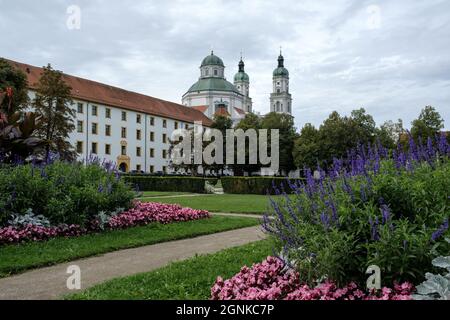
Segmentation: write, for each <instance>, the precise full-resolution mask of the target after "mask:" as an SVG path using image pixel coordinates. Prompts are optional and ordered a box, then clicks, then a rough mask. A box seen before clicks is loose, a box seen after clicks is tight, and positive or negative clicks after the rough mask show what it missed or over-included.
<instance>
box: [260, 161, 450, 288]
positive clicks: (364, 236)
mask: <svg viewBox="0 0 450 320" xmlns="http://www.w3.org/2000/svg"><path fill="white" fill-rule="evenodd" d="M380 166H381V167H380V170H379V173H377V174H374V172H371V171H367V172H366V174H361V175H355V176H347V177H344V176H342V177H339V178H337V179H335V180H331V179H328V178H326V179H324V180H322V182H321V183H319V182H318V181H316V182H314V181H313V180H310V181H309V183H308V184H306V185H304V186H302V187H298V186H297V187H298V189H297V190H298V191H299V192H298V194H297V196H296V197H295V199H292V198H288V197H286V198H283V199H281V200H276V201H273V203H272V204H273V205H272V207H273V208H272V215H273V216H274V218H275V219H274V220H272V221H269V220H267V219H266V223H265V225H264V227H265V229H266V230H267V231H268V232H269V233H271V234H272V235H274V236H275V237H276V238H277V239H278V242H279V245H280V247H281V248H283V250H284V251H285V253H284V255H285V256H286V259H287V260H289V261H290V262H291V263H292V264H295V265H296V267H297V269H298V270H299V272H300V273H301V276H302V279H305V280H307V281H308V282H310V283H314V282H315V281H316V280H318V279H321V278H323V277H327V278H329V279H332V280H335V281H337V282H338V283H340V284H345V283H348V282H349V281H357V282H359V283H364V281H365V279H367V276H366V275H365V270H366V269H367V267H369V266H370V265H377V266H379V267H380V268H381V271H382V281H383V283H384V284H390V283H392V281H399V282H403V281H411V282H413V283H418V282H420V281H422V279H423V278H422V277H423V274H424V272H425V270H427V268H428V267H429V265H430V263H431V261H432V260H433V258H435V257H436V256H438V255H444V254H445V253H448V251H449V250H450V245H449V244H448V243H446V242H445V241H443V239H444V238H443V235H445V234H448V232H449V230H448V219H449V216H450V188H449V185H450V162H449V161H448V160H445V161H440V160H437V161H435V162H434V163H426V162H421V163H417V164H416V165H415V167H414V169H407V168H402V169H396V167H395V163H394V162H393V161H392V160H385V161H382V162H381V163H380ZM297 187H295V186H294V189H295V188H297ZM446 219H447V220H446ZM437 230H441V231H440V232H437Z"/></svg>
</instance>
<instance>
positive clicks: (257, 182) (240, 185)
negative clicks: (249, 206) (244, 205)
mask: <svg viewBox="0 0 450 320" xmlns="http://www.w3.org/2000/svg"><path fill="white" fill-rule="evenodd" d="M297 180H298V179H289V181H291V182H295V181H297ZM221 181H222V186H223V190H224V192H225V193H230V194H259V195H266V194H267V193H268V192H269V193H272V192H273V191H274V188H273V184H275V185H276V186H277V187H278V188H279V187H280V186H281V185H284V186H285V187H287V185H288V182H287V181H288V179H287V178H278V177H223V178H222V179H221Z"/></svg>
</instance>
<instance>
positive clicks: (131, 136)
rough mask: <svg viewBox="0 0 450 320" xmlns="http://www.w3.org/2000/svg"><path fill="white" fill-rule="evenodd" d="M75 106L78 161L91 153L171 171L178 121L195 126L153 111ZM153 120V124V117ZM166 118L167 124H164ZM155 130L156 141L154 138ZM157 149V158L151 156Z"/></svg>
mask: <svg viewBox="0 0 450 320" xmlns="http://www.w3.org/2000/svg"><path fill="white" fill-rule="evenodd" d="M29 95H30V98H31V99H33V98H34V92H32V91H30V94H29ZM79 104H81V105H82V112H79V111H81V110H78V105H79ZM72 107H73V109H74V110H75V113H76V114H75V119H74V124H75V130H74V131H73V132H72V133H71V134H70V137H69V140H70V142H71V144H72V145H73V146H74V147H75V149H76V148H77V143H78V142H81V143H82V150H81V151H82V152H80V153H79V155H78V160H80V161H85V160H87V159H89V157H90V156H91V155H93V156H97V157H99V158H100V159H105V160H108V161H112V162H115V163H116V164H117V165H120V164H121V163H125V164H126V165H127V170H128V171H131V170H142V171H145V172H151V171H152V170H151V169H153V172H158V171H164V168H166V170H167V172H171V170H170V168H169V167H168V166H169V147H170V144H169V139H170V137H171V135H172V132H173V131H174V130H175V125H176V123H177V124H178V128H179V129H184V128H186V126H189V127H192V126H193V123H187V122H184V121H179V120H174V119H168V118H162V117H159V116H153V115H150V114H145V113H139V112H135V111H130V110H126V109H120V108H117V107H110V106H105V105H101V104H97V103H91V102H89V101H82V100H73V106H72ZM94 107H96V108H97V115H94V114H93V109H94ZM107 109H109V110H110V113H111V117H110V118H107V117H106V110H107ZM122 112H125V114H126V121H123V120H122ZM138 115H140V117H141V123H138V121H137V119H138ZM152 118H153V119H154V120H153V125H152V122H151V119H152ZM78 121H81V122H82V131H81V132H78ZM164 121H166V127H164ZM94 123H95V124H97V133H96V134H95V133H94V132H93V131H92V128H93V127H94ZM106 125H109V126H110V128H111V135H110V136H107V135H106ZM122 128H125V129H126V137H125V138H123V137H122ZM137 130H140V139H138V136H137ZM152 132H153V136H154V141H151V133H152ZM164 134H165V135H166V142H164V141H163V135H164ZM92 143H96V144H97V152H96V153H95V154H94V153H93V152H92V151H93V150H92ZM106 145H110V148H111V150H110V154H107V153H106ZM122 146H125V147H126V154H125V155H122ZM138 147H139V148H141V155H140V156H139V155H138V153H137V151H138V150H137V148H138ZM151 149H153V150H154V151H153V155H154V156H153V157H151ZM163 150H166V159H164V158H163Z"/></svg>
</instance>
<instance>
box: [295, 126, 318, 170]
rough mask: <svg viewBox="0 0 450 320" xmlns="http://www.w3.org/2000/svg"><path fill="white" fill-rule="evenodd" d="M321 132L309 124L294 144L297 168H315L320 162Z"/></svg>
mask: <svg viewBox="0 0 450 320" xmlns="http://www.w3.org/2000/svg"><path fill="white" fill-rule="evenodd" d="M319 151H320V141H319V130H317V129H316V128H315V127H314V126H313V125H312V124H310V123H307V124H306V125H305V126H304V127H303V129H302V131H301V132H300V136H299V137H298V138H297V139H296V140H295V143H294V151H293V156H294V164H295V166H296V167H297V168H303V167H308V168H314V167H315V166H316V165H317V163H318V160H319Z"/></svg>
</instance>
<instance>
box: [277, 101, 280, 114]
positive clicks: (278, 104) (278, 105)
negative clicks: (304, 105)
mask: <svg viewBox="0 0 450 320" xmlns="http://www.w3.org/2000/svg"><path fill="white" fill-rule="evenodd" d="M276 110H277V112H280V102H279V101H277V108H276Z"/></svg>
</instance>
